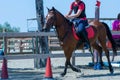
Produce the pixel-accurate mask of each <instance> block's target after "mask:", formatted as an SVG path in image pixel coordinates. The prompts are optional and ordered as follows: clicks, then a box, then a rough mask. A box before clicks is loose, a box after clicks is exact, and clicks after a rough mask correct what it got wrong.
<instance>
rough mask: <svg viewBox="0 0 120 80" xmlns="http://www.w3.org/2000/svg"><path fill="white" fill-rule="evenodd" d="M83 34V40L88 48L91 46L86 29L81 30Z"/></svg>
mask: <svg viewBox="0 0 120 80" xmlns="http://www.w3.org/2000/svg"><path fill="white" fill-rule="evenodd" d="M81 36H82V38H81V39H82V40H83V42H84V43H85V47H86V48H90V42H89V39H88V37H87V32H85V31H82V32H81Z"/></svg>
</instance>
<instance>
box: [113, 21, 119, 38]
mask: <svg viewBox="0 0 120 80" xmlns="http://www.w3.org/2000/svg"><path fill="white" fill-rule="evenodd" d="M112 30H113V31H120V20H115V21H114V22H113V23H112ZM113 38H115V39H120V35H113Z"/></svg>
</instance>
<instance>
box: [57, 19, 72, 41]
mask: <svg viewBox="0 0 120 80" xmlns="http://www.w3.org/2000/svg"><path fill="white" fill-rule="evenodd" d="M69 29H70V28H69V23H68V22H67V21H66V20H65V19H64V18H63V19H58V20H57V24H56V30H57V34H58V38H59V40H60V41H63V39H64V37H65V36H66V34H67V33H68V31H69Z"/></svg>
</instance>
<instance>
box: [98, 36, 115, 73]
mask: <svg viewBox="0 0 120 80" xmlns="http://www.w3.org/2000/svg"><path fill="white" fill-rule="evenodd" d="M98 40H99V42H100V44H101V46H102V48H103V50H104V51H105V55H106V58H107V60H108V64H109V71H110V73H111V74H113V72H114V71H113V67H112V65H111V63H110V55H109V50H108V49H107V47H106V36H102V37H99V38H98Z"/></svg>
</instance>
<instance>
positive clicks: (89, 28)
mask: <svg viewBox="0 0 120 80" xmlns="http://www.w3.org/2000/svg"><path fill="white" fill-rule="evenodd" d="M85 28H86V31H87V33H88V38H89V39H90V38H93V37H94V34H95V33H94V30H93V28H92V26H91V25H88V26H86V27H85ZM72 32H73V36H74V38H75V39H76V40H80V38H79V37H78V36H77V34H76V32H77V28H76V27H75V26H74V25H73V27H72Z"/></svg>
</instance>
